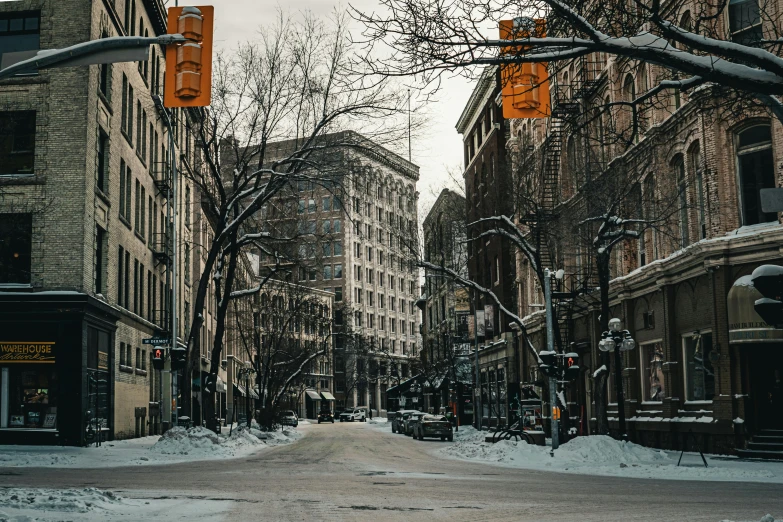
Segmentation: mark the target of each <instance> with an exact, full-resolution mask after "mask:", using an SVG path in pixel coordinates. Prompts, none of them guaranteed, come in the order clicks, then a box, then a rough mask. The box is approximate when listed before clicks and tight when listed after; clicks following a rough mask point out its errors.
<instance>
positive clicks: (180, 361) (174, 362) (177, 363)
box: [171, 346, 187, 370]
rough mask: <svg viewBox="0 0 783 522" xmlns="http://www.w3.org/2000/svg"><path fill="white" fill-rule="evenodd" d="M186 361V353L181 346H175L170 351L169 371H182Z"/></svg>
mask: <svg viewBox="0 0 783 522" xmlns="http://www.w3.org/2000/svg"><path fill="white" fill-rule="evenodd" d="M186 360H187V352H186V351H185V348H183V347H181V346H175V347H174V348H172V349H171V369H172V370H183V369H184V368H185V362H186Z"/></svg>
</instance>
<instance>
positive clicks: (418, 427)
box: [413, 415, 454, 441]
mask: <svg viewBox="0 0 783 522" xmlns="http://www.w3.org/2000/svg"><path fill="white" fill-rule="evenodd" d="M424 437H440V440H446V439H449V440H450V441H453V440H454V428H453V427H452V425H451V422H449V419H447V418H446V417H444V416H443V415H424V416H423V417H422V418H421V420H419V421H418V422H416V423H415V424H414V425H413V438H414V439H419V440H424Z"/></svg>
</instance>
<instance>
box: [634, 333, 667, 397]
mask: <svg viewBox="0 0 783 522" xmlns="http://www.w3.org/2000/svg"><path fill="white" fill-rule="evenodd" d="M639 353H640V356H641V358H642V401H662V400H663V398H664V397H665V395H666V390H665V388H664V380H663V362H664V354H663V343H661V342H653V343H648V344H643V345H641V346H640V350H639Z"/></svg>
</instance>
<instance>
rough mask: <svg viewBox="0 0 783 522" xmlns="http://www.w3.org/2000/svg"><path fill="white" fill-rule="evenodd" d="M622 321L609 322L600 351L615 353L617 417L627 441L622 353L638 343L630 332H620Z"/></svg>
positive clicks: (621, 433)
mask: <svg viewBox="0 0 783 522" xmlns="http://www.w3.org/2000/svg"><path fill="white" fill-rule="evenodd" d="M620 328H622V323H621V322H620V319H618V318H616V317H615V318H613V319H611V320H610V321H609V331H607V332H603V333H602V334H601V340H600V341H599V342H598V349H599V350H601V351H602V352H614V381H615V390H616V393H617V415H618V420H619V424H620V437H621V438H622V439H623V440H625V439H627V438H628V434H627V433H626V432H625V397H623V384H622V374H623V371H622V359H621V358H620V352H628V351H631V350H633V349H634V348H635V347H636V341H634V340H633V337H631V332H629V331H628V330H620Z"/></svg>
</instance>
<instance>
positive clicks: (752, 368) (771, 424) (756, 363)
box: [746, 343, 783, 432]
mask: <svg viewBox="0 0 783 522" xmlns="http://www.w3.org/2000/svg"><path fill="white" fill-rule="evenodd" d="M746 355H747V362H748V372H747V374H746V375H747V387H746V389H747V390H748V392H749V395H750V404H751V413H752V415H753V419H754V423H753V424H754V426H755V428H756V431H757V432H758V431H760V430H764V429H783V387H782V385H783V347H781V346H780V345H778V344H777V343H776V344H772V345H749V346H748V347H747V351H746Z"/></svg>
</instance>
